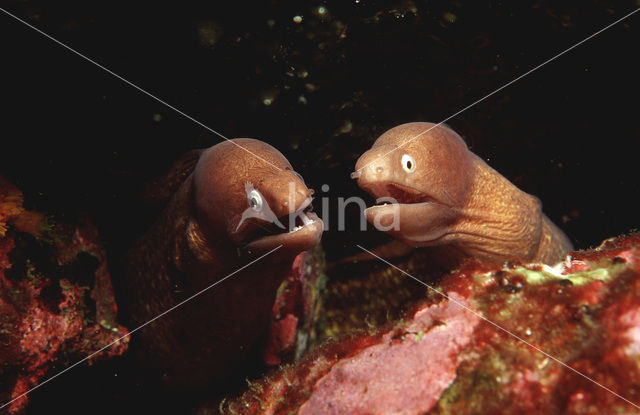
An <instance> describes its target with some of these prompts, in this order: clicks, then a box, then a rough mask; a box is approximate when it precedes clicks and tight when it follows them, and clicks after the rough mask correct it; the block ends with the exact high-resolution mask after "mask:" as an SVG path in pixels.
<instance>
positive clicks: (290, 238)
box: [242, 205, 324, 255]
mask: <svg viewBox="0 0 640 415" xmlns="http://www.w3.org/2000/svg"><path fill="white" fill-rule="evenodd" d="M289 216H293V217H295V221H293V220H292V221H291V222H293V223H291V224H289V222H290V220H289ZM278 219H279V221H280V222H281V223H282V224H283V225H284V226H285V229H280V228H279V227H276V226H275V225H273V224H270V225H268V226H267V227H266V228H259V229H261V230H264V231H262V232H260V230H259V231H258V233H257V234H254V235H253V237H252V238H250V239H249V240H248V242H247V243H246V245H244V246H243V248H242V249H243V251H247V252H250V253H262V252H267V251H269V250H272V249H274V248H276V247H277V246H279V245H282V249H285V250H286V251H288V252H291V253H292V254H294V255H297V254H298V253H300V252H302V251H306V250H308V249H311V248H313V247H314V246H315V245H317V244H318V242H320V238H321V236H322V231H323V228H324V224H323V222H322V220H321V219H320V218H319V217H318V215H316V214H315V213H314V212H311V211H310V206H309V205H305V207H304V208H303V209H299V210H297V211H296V212H294V213H293V214H291V215H286V216H283V217H281V218H278ZM269 232H273V234H268V233H269Z"/></svg>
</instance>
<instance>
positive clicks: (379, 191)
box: [365, 183, 438, 206]
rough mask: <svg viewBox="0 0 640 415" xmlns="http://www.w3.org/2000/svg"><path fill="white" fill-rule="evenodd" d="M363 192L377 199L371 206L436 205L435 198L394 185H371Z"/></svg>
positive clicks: (406, 187)
mask: <svg viewBox="0 0 640 415" xmlns="http://www.w3.org/2000/svg"><path fill="white" fill-rule="evenodd" d="M365 190H367V191H368V192H369V193H370V194H371V195H373V196H374V197H376V198H377V199H376V201H375V203H374V204H373V206H385V205H389V204H413V203H438V201H437V200H436V199H435V198H433V197H432V196H430V195H428V194H426V193H423V192H421V191H419V190H416V189H413V188H411V187H408V186H403V185H400V184H396V183H372V184H371V185H369V186H367V187H366V188H365Z"/></svg>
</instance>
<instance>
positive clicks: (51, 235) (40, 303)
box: [0, 179, 128, 414]
mask: <svg viewBox="0 0 640 415" xmlns="http://www.w3.org/2000/svg"><path fill="white" fill-rule="evenodd" d="M0 210H1V212H0V221H2V222H1V223H0V229H1V230H2V234H1V235H0V377H1V378H2V380H3V381H2V390H0V405H3V406H4V405H5V404H8V405H6V406H5V407H4V408H3V411H7V412H8V413H12V414H15V413H21V412H22V411H24V409H25V407H26V404H27V401H28V398H27V396H26V395H23V394H24V393H26V392H27V391H28V390H30V389H31V388H33V387H35V386H37V385H38V383H39V381H40V380H41V379H42V378H43V377H44V376H45V375H47V374H48V373H49V371H50V370H51V369H52V368H53V367H54V366H55V367H61V366H62V365H64V364H68V363H74V362H75V361H77V360H79V359H82V358H84V357H85V356H88V355H90V354H92V353H94V352H95V351H97V350H100V349H101V348H102V347H104V346H106V345H108V344H110V343H112V342H113V341H115V340H117V339H118V338H120V337H121V336H124V335H126V334H127V333H128V331H127V329H126V328H125V327H123V326H121V325H119V324H118V323H117V321H116V314H117V307H116V304H115V299H114V295H113V289H112V287H111V279H110V276H109V272H108V270H107V265H106V255H105V253H104V251H103V250H102V249H101V248H100V247H99V245H98V243H97V232H96V230H95V228H94V227H93V225H92V224H91V223H90V222H89V221H87V220H85V221H81V223H79V224H77V225H76V226H69V225H64V224H60V223H55V222H53V221H52V220H50V219H47V218H45V216H44V215H41V214H39V213H36V212H30V211H27V210H25V209H24V208H23V206H22V194H21V193H20V191H19V190H18V189H16V188H15V187H14V186H12V185H11V184H9V183H8V182H6V181H4V180H2V179H0ZM83 261H84V262H86V263H89V264H93V266H95V270H94V271H93V275H91V276H89V278H88V279H87V276H86V275H83V274H84V273H85V272H86V269H85V266H83V265H82V264H81V263H82V262H83ZM85 265H86V264H85ZM91 303H94V304H95V311H92V309H93V305H92V304H91ZM127 347H128V341H127V339H123V340H122V341H119V342H116V343H115V344H114V345H113V346H112V347H110V348H107V349H106V350H105V351H104V352H101V353H99V354H96V355H95V356H92V358H91V359H90V360H94V359H99V358H106V357H111V356H117V355H120V354H122V353H124V352H125V351H126V350H127Z"/></svg>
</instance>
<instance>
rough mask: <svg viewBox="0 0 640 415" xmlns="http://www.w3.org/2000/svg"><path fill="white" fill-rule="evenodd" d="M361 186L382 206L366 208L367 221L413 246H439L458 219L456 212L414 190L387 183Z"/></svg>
mask: <svg viewBox="0 0 640 415" xmlns="http://www.w3.org/2000/svg"><path fill="white" fill-rule="evenodd" d="M361 187H362V188H363V189H364V190H366V191H367V192H369V193H370V194H371V195H372V196H374V197H376V198H377V201H378V202H381V203H382V204H378V205H375V206H371V207H368V208H367V209H365V211H364V214H365V217H366V219H367V221H368V222H369V223H371V224H373V225H374V226H375V227H376V228H378V229H379V230H382V231H385V232H388V233H389V234H391V235H392V236H394V237H395V238H396V239H398V240H400V241H402V242H405V243H407V244H409V245H412V246H426V245H433V244H435V243H437V241H438V240H440V239H441V238H443V237H444V236H446V235H447V234H449V233H451V231H452V225H453V224H454V223H455V222H456V220H457V218H458V213H457V210H456V209H454V208H452V207H449V206H447V205H445V204H444V203H441V202H440V201H437V200H436V199H434V198H433V197H432V196H430V195H428V194H426V193H423V192H421V191H419V190H417V189H414V188H411V187H407V186H403V185H400V184H396V183H384V182H377V183H367V184H366V185H361ZM389 198H393V199H389Z"/></svg>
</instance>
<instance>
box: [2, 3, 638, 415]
mask: <svg viewBox="0 0 640 415" xmlns="http://www.w3.org/2000/svg"><path fill="white" fill-rule="evenodd" d="M134 3H135V4H134ZM255 3H256V4H253V3H246V2H215V1H210V2H204V1H200V2H192V3H189V4H183V3H178V2H175V3H166V4H160V2H154V3H150V2H149V3H146V2H145V3H140V2H99V3H94V4H89V3H88V2H84V1H58V2H49V1H30V0H26V1H2V2H0V4H1V5H2V7H3V8H6V9H7V10H8V11H10V12H12V13H15V14H16V15H18V16H19V17H21V18H23V19H26V20H27V21H28V22H29V23H30V24H33V25H35V26H37V27H38V28H40V29H42V30H44V31H45V32H47V33H48V34H50V35H52V36H54V37H56V38H57V39H59V40H60V41H62V42H64V43H66V44H68V45H69V46H71V47H73V48H75V49H76V50H78V51H80V52H81V53H83V54H86V55H87V56H88V57H90V58H92V59H94V60H96V61H97V62H99V63H101V64H103V65H104V66H106V67H107V68H109V69H110V70H112V71H114V72H116V73H117V74H119V75H121V76H123V77H124V78H126V79H127V80H129V81H131V82H133V83H135V84H137V85H139V86H140V87H142V88H144V89H146V90H148V91H149V92H150V93H152V94H154V95H156V96H158V97H160V98H161V99H163V100H165V101H166V102H168V103H170V104H171V105H173V106H175V107H177V108H179V109H180V110H182V111H184V112H185V113H187V114H189V115H190V116H192V117H194V118H196V119H197V120H199V121H201V122H202V123H204V124H206V125H208V126H209V127H211V128H213V129H215V130H217V131H219V132H220V133H222V134H223V135H225V136H226V137H229V138H233V137H253V138H259V139H262V140H265V141H267V142H269V143H271V144H272V145H274V146H275V147H277V148H278V149H280V150H281V151H282V152H283V153H284V154H285V156H287V157H288V159H289V160H290V161H291V163H292V165H293V166H294V168H295V169H296V170H297V171H299V172H300V173H301V174H302V175H303V176H304V177H305V179H306V181H307V183H308V184H309V186H310V187H313V188H315V189H316V191H317V195H318V196H324V197H330V198H331V203H332V212H333V213H335V206H336V205H335V202H336V200H337V198H338V197H341V196H342V197H349V196H353V195H360V196H362V195H363V194H362V192H361V191H359V189H358V188H357V187H356V186H355V184H354V182H353V181H352V180H350V179H349V173H350V172H351V171H352V170H353V166H354V163H355V160H356V159H357V158H358V156H359V155H360V154H361V153H362V152H363V151H365V150H366V149H368V148H369V146H370V145H371V143H372V142H373V141H374V140H375V138H376V137H377V136H378V135H380V134H381V133H382V132H384V131H385V130H387V129H388V128H391V127H393V126H395V125H397V124H400V123H403V122H409V121H432V122H439V121H441V120H442V119H444V118H446V117H449V116H450V115H452V114H453V113H455V112H457V111H459V110H460V109H462V108H464V107H465V106H467V105H469V104H471V103H472V102H474V101H475V100H477V99H479V98H481V97H483V96H485V95H486V94H488V93H490V92H492V91H493V90H495V89H496V88H498V87H501V86H502V85H504V84H505V83H507V82H509V81H511V80H513V79H514V78H516V77H518V76H519V75H521V74H523V73H525V72H526V71H528V70H529V69H531V68H533V67H535V66H537V65H539V64H540V63H542V62H544V61H545V60H547V59H549V58H551V57H552V56H554V55H556V54H558V53H560V52H562V51H563V50H565V49H567V48H568V47H570V46H572V45H573V44H575V43H576V42H578V41H580V40H582V39H584V38H585V37H587V36H589V35H590V34H592V33H594V32H595V31H597V30H599V29H601V28H603V27H605V26H606V25H608V24H609V23H612V22H613V21H615V20H616V19H618V18H620V17H622V16H623V15H625V14H626V13H629V12H631V11H632V10H633V9H634V8H636V7H638V3H637V1H619V2H603V1H588V2H581V3H580V4H577V5H574V4H573V3H570V2H551V1H546V2H545V1H522V2H513V3H514V4H510V3H508V2H500V1H487V2H477V1H474V2H462V1H390V2H384V3H383V2H373V1H367V0H361V1H359V2H355V1H342V0H341V1H326V2H320V1H318V2H310V3H304V2H300V1H270V2H268V1H265V2H255ZM258 3H259V4H258ZM320 6H322V7H324V8H325V13H324V14H323V13H322V11H321V9H319V8H318V7H320ZM298 15H299V16H301V17H302V21H301V22H300V23H296V22H294V20H293V18H294V16H298ZM638 19H640V17H639V16H637V15H635V16H633V17H631V18H630V19H629V20H626V21H625V22H623V23H620V24H618V25H616V26H615V27H612V28H611V29H609V30H608V31H606V32H604V33H602V34H600V35H599V36H597V37H595V38H594V39H591V40H589V41H588V42H587V43H585V44H583V45H581V46H580V47H578V48H576V49H575V50H573V51H571V52H569V53H568V54H566V55H564V56H562V57H560V58H558V59H557V60H556V61H554V62H551V63H550V64H548V65H546V66H545V67H543V68H541V69H540V70H538V71H536V72H534V73H532V74H531V75H529V76H527V77H526V78H524V79H522V80H520V81H518V82H516V83H515V84H513V85H511V86H509V87H508V88H506V89H505V90H504V91H501V92H499V93H497V94H496V95H494V96H492V97H490V98H489V99H487V100H485V101H483V102H482V103H480V104H478V105H476V106H474V107H473V108H471V109H469V110H467V111H466V112H464V113H462V114H460V115H458V116H456V117H455V118H453V119H451V120H449V121H448V122H447V123H448V124H449V125H450V126H451V127H452V128H454V129H455V130H456V131H457V132H458V133H460V134H461V135H462V136H463V137H464V138H465V140H466V141H467V143H468V144H469V146H470V147H471V149H472V151H474V152H475V153H476V154H478V155H480V156H481V157H483V158H484V159H485V160H487V162H488V163H489V164H490V165H491V166H492V167H493V168H495V169H496V170H498V171H499V172H500V173H502V174H503V175H505V176H506V177H507V178H509V179H510V180H511V181H512V182H513V183H515V184H516V185H517V186H518V187H520V188H521V189H523V190H524V191H526V192H528V193H531V194H534V195H536V196H538V197H540V198H541V199H542V201H543V205H544V211H545V213H546V214H547V215H548V216H549V217H550V218H551V219H552V220H553V221H554V222H555V223H557V224H558V225H559V226H560V227H561V228H563V229H564V230H565V232H566V233H567V234H568V235H569V236H570V238H571V239H572V240H573V242H574V244H575V245H576V247H579V248H587V247H589V246H592V245H596V244H598V243H599V242H600V241H601V240H602V239H604V238H607V237H610V236H614V235H617V234H620V233H624V232H628V231H630V230H631V229H633V228H636V227H638V217H637V202H636V200H637V195H638V194H640V181H639V180H638V155H637V154H638V153H637V151H638V148H640V146H638V144H637V141H638V139H640V124H639V123H638V121H637V120H638V116H639V115H640V114H639V106H638V95H639V94H638V92H639V87H638V85H639V83H638V74H640V64H639V62H638V61H639V60H638V41H639V40H640V39H639V36H638V23H639V22H638ZM0 75H1V84H0V85H1V89H0V100H1V102H2V104H1V107H0V108H1V110H0V111H1V112H0V120H1V123H0V140H1V141H0V142H1V143H2V145H1V147H0V173H1V174H3V175H5V176H6V177H7V178H9V179H10V180H11V181H13V182H14V183H15V184H17V185H18V187H20V188H21V189H22V190H23V191H25V193H26V195H27V205H28V207H30V208H34V209H37V210H41V211H49V212H53V213H55V214H57V215H58V216H59V217H60V218H62V219H69V220H73V218H74V217H75V216H76V215H78V214H84V213H86V214H89V215H90V216H91V217H92V218H93V219H94V221H95V222H96V224H97V226H98V228H99V230H100V233H101V236H102V238H103V240H104V243H105V246H106V247H107V249H108V251H109V253H110V255H111V257H112V259H113V260H114V261H116V260H117V257H118V256H119V254H120V252H121V251H122V250H123V249H124V248H125V247H126V246H128V245H129V244H130V243H131V242H132V241H133V240H134V239H135V237H136V236H137V235H138V234H139V233H140V232H141V231H142V230H144V228H146V227H147V226H148V224H149V221H150V218H152V217H153V215H152V214H150V213H149V212H148V211H146V210H145V209H146V208H145V206H144V205H141V204H140V203H139V201H138V200H137V198H136V192H137V191H138V189H139V187H140V186H141V185H142V184H143V183H145V182H146V181H148V180H149V179H150V178H153V177H155V176H157V175H159V174H161V173H162V172H163V171H164V170H165V169H166V168H167V167H168V165H169V164H170V163H171V162H172V161H173V160H175V158H176V157H178V156H179V155H180V154H182V153H183V152H185V151H187V150H189V149H193V148H199V147H205V146H210V145H213V144H215V143H217V142H219V141H220V138H219V137H216V136H215V135H213V134H211V133H209V132H207V131H206V130H205V129H204V128H202V127H201V126H198V125H197V124H195V123H194V122H192V121H190V120H188V119H186V118H184V117H183V116H181V115H179V114H177V113H175V112H174V111H172V110H170V109H168V108H167V107H165V106H163V105H161V104H159V103H157V102H156V101H154V100H152V99H151V98H149V97H147V96H145V95H144V94H142V93H140V92H139V91H137V90H135V89H134V88H132V87H131V86H129V85H126V84H125V83H124V82H122V81H121V80H118V79H116V78H115V77H113V76H112V75H109V74H107V73H105V72H104V71H103V70H101V69H99V68H97V67H96V66H94V65H92V64H90V63H88V62H86V61H85V60H83V59H81V58H79V57H78V56H75V55H73V54H72V53H71V52H69V51H68V50H65V49H64V48H62V47H60V46H59V45H56V44H55V43H54V42H52V41H51V40H49V39H47V38H45V37H44V36H42V35H41V34H39V33H37V32H35V31H34V30H32V29H30V28H28V27H26V26H24V25H23V24H21V23H19V22H17V21H15V20H13V19H12V18H10V17H9V16H6V15H4V14H2V13H0ZM266 99H267V100H268V99H271V104H270V105H265V100H266ZM322 184H328V185H329V186H330V190H329V192H327V193H322V192H320V191H319V189H320V186H321V185H322ZM319 208H320V204H318V206H316V210H319ZM357 214H358V212H357V211H356V210H355V209H351V210H350V211H349V217H348V223H353V224H354V226H352V227H351V229H352V230H348V231H347V232H336V231H330V232H327V233H326V234H325V236H324V237H323V244H324V247H325V249H326V252H327V256H328V258H329V259H331V260H334V259H337V258H340V257H342V256H346V255H348V254H350V253H355V252H357V251H358V249H357V248H355V244H356V243H359V244H362V245H364V246H372V245H375V244H376V243H378V242H379V241H380V240H381V236H380V235H378V234H377V233H374V232H364V233H363V232H359V231H357V230H356V228H357V219H358V217H357ZM331 218H332V220H333V221H334V222H335V219H336V218H335V215H334V214H332V215H331ZM115 279H117V276H114V280H115ZM116 282H117V281H116ZM116 374H117V376H116ZM170 397H171V399H174V398H175V399H174V403H173V405H174V406H175V408H173V407H172V406H167V405H166V404H163V405H162V406H159V404H158V403H157V402H161V401H162V399H160V398H159V396H158V395H154V393H153V392H149V391H148V390H147V389H145V386H144V382H143V381H140V380H139V379H138V378H137V377H136V373H135V365H133V364H132V363H131V362H129V361H127V359H126V358H124V359H120V360H117V359H116V361H115V362H113V361H112V362H109V363H107V364H100V365H98V366H97V367H96V368H93V369H90V368H77V369H75V370H73V371H71V372H70V373H68V374H65V375H64V376H62V377H60V378H59V379H56V380H55V381H52V382H51V384H48V385H46V386H43V387H42V389H41V390H38V391H37V392H34V393H33V395H32V401H33V405H32V407H31V410H30V413H38V414H39V413H44V411H48V412H51V411H53V412H56V411H65V412H67V413H81V412H83V411H84V410H86V409H87V408H91V409H90V410H91V411H92V412H93V411H94V410H95V411H97V412H100V413H102V412H104V413H107V412H116V411H117V412H123V413H134V412H138V411H140V410H141V409H142V408H145V409H147V410H149V411H150V410H154V411H157V412H163V411H164V410H168V409H169V408H173V409H175V412H174V413H182V412H187V410H186V409H185V408H189V407H190V406H191V405H192V402H191V401H189V400H188V399H187V398H185V397H184V396H182V395H179V394H178V395H175V396H170ZM128 400H134V402H135V403H134V404H133V406H127V405H128V403H127V401H128Z"/></svg>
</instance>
